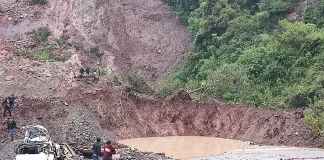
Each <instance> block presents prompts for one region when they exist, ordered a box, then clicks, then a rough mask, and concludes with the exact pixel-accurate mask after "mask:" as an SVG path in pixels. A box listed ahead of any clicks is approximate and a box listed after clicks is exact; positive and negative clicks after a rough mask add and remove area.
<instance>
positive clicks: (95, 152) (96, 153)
mask: <svg viewBox="0 0 324 160" xmlns="http://www.w3.org/2000/svg"><path fill="white" fill-rule="evenodd" d="M100 155H101V138H97V142H96V143H95V144H93V146H92V159H93V160H99V158H100Z"/></svg>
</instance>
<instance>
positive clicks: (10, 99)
mask: <svg viewBox="0 0 324 160" xmlns="http://www.w3.org/2000/svg"><path fill="white" fill-rule="evenodd" d="M7 99H8V104H9V109H10V111H11V112H14V111H15V106H16V99H17V97H16V96H15V95H14V94H11V95H10V96H9V97H8V98H7Z"/></svg>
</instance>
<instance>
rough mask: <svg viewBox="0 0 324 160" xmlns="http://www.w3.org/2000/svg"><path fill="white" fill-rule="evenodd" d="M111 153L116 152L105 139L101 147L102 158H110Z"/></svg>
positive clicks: (104, 159)
mask: <svg viewBox="0 0 324 160" xmlns="http://www.w3.org/2000/svg"><path fill="white" fill-rule="evenodd" d="M113 154H116V150H115V148H114V147H113V146H112V145H111V141H107V142H106V144H105V145H104V147H103V160H112V156H113Z"/></svg>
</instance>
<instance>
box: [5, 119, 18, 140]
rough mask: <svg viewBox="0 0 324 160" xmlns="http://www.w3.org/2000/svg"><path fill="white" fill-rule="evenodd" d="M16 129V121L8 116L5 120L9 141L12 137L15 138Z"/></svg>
mask: <svg viewBox="0 0 324 160" xmlns="http://www.w3.org/2000/svg"><path fill="white" fill-rule="evenodd" d="M16 129H17V123H16V121H15V119H13V118H9V119H8V121H7V130H8V133H9V136H10V138H11V141H14V139H15V136H16Z"/></svg>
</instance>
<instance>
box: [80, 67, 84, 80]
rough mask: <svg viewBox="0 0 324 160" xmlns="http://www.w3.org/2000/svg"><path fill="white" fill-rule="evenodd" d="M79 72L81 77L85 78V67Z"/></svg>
mask: <svg viewBox="0 0 324 160" xmlns="http://www.w3.org/2000/svg"><path fill="white" fill-rule="evenodd" d="M79 72H80V78H83V76H84V72H85V70H84V68H83V67H81V68H80V71H79Z"/></svg>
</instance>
